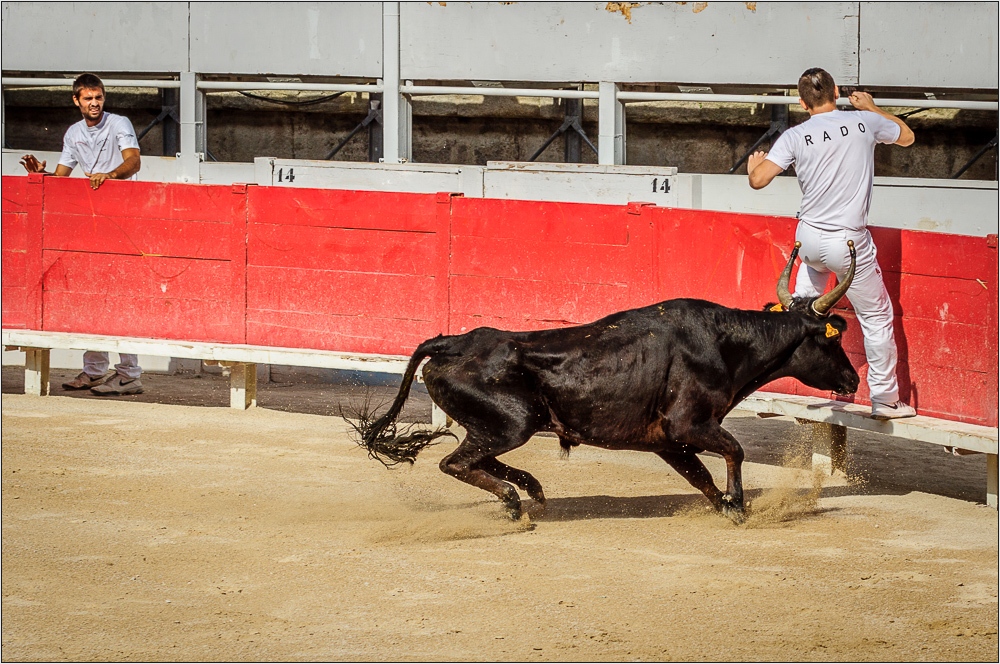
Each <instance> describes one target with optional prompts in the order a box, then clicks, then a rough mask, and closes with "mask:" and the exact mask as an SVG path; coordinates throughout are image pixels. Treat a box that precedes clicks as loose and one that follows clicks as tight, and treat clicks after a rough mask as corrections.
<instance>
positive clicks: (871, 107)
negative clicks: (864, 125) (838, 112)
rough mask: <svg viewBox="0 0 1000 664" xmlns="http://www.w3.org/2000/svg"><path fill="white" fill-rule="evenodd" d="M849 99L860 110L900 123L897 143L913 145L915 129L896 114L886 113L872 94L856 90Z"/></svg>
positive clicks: (906, 145) (904, 145)
mask: <svg viewBox="0 0 1000 664" xmlns="http://www.w3.org/2000/svg"><path fill="white" fill-rule="evenodd" d="M848 99H849V100H850V102H851V105H852V106H854V108H856V109H858V110H859V111H871V112H872V113H878V114H879V115H881V116H882V117H884V118H887V119H889V120H892V121H893V122H895V123H896V124H897V125H899V138H897V139H896V145H901V146H903V147H904V148H905V147H908V146H910V145H913V141H914V140H915V138H916V137H915V136H914V135H913V130H912V129H910V128H909V127H908V126H907V125H906V123H905V122H903V121H902V120H900V119H899V118H897V117H896V116H895V115H892V114H891V113H886V112H885V111H883V110H882V109H881V108H879V107H878V106H876V105H875V102H874V101H872V96H871V95H870V94H868V93H867V92H861V91H859V90H855V91H854V92H852V93H851V96H850V97H848Z"/></svg>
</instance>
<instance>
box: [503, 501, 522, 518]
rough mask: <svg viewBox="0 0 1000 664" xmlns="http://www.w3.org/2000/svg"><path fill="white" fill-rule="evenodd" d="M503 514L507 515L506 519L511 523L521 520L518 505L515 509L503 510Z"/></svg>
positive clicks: (507, 508) (506, 508)
mask: <svg viewBox="0 0 1000 664" xmlns="http://www.w3.org/2000/svg"><path fill="white" fill-rule="evenodd" d="M504 513H505V514H506V515H507V517H508V518H509V519H510V520H511V521H520V520H521V506H520V505H518V506H517V507H505V508H504Z"/></svg>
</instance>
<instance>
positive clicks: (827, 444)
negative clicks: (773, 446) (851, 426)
mask: <svg viewBox="0 0 1000 664" xmlns="http://www.w3.org/2000/svg"><path fill="white" fill-rule="evenodd" d="M796 421H797V422H798V423H799V424H808V425H810V426H812V465H813V468H820V469H822V470H823V472H825V473H826V474H828V475H833V474H834V473H835V472H836V471H840V472H842V473H843V472H846V471H847V427H845V426H843V425H840V424H830V423H829V422H810V421H808V420H799V419H796Z"/></svg>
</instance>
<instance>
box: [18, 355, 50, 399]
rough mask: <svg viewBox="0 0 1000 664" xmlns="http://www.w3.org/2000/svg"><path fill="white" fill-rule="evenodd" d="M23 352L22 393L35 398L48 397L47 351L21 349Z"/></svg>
mask: <svg viewBox="0 0 1000 664" xmlns="http://www.w3.org/2000/svg"><path fill="white" fill-rule="evenodd" d="M21 350H23V351H24V393H25V394H30V395H32V396H36V397H46V396H48V395H49V354H50V352H49V349H48V348H22V349H21Z"/></svg>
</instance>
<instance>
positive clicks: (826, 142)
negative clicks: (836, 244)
mask: <svg viewBox="0 0 1000 664" xmlns="http://www.w3.org/2000/svg"><path fill="white" fill-rule="evenodd" d="M899 132H900V128H899V125H897V124H896V123H895V122H893V121H892V120H889V119H887V118H884V117H882V116H881V115H879V114H878V113H872V112H871V111H830V112H828V113H817V114H816V115H813V116H811V117H810V118H809V119H808V120H806V121H805V122H803V123H802V124H800V125H797V126H795V127H792V128H791V129H789V130H788V131H786V132H784V133H783V134H782V135H781V136H780V137H778V140H777V141H776V142H775V143H774V147H772V148H771V151H770V152H769V153H768V155H767V160H768V161H771V162H774V163H775V164H776V165H777V166H778V167H780V168H781V169H782V170H784V169H786V168H788V167H789V166H791V165H792V164H795V174H796V176H797V177H798V180H799V189H801V190H802V204H801V206H800V207H799V215H798V216H799V219H800V220H801V221H803V222H805V223H807V224H809V225H810V226H814V227H815V228H818V229H819V230H822V231H837V230H845V229H846V230H858V231H859V230H862V229H863V228H865V226H867V225H868V208H869V207H870V205H871V197H872V177H873V176H874V174H875V144H876V143H895V142H896V140H897V139H898V138H899Z"/></svg>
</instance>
